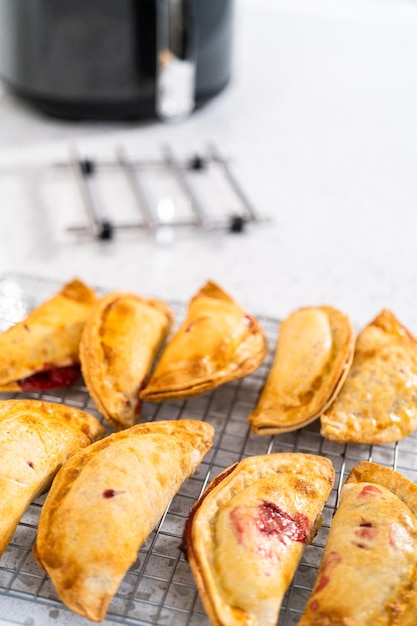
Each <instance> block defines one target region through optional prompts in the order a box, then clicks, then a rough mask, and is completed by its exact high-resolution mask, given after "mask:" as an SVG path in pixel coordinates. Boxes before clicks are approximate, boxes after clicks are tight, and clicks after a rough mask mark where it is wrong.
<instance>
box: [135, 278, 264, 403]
mask: <svg viewBox="0 0 417 626" xmlns="http://www.w3.org/2000/svg"><path fill="white" fill-rule="evenodd" d="M267 352H268V346H267V342H266V339H265V335H264V332H263V330H262V328H261V326H260V324H259V323H258V321H257V320H256V319H255V318H254V317H252V316H250V315H248V313H246V312H245V311H244V310H243V309H242V308H241V307H240V306H239V305H238V304H237V303H236V302H235V301H234V300H233V299H232V298H231V297H230V296H229V295H228V294H226V293H225V292H224V291H223V290H222V289H221V288H220V287H218V286H217V285H215V284H214V283H213V282H210V281H209V282H207V283H206V285H205V286H204V287H203V288H202V289H201V290H200V291H199V292H198V293H197V294H196V295H195V296H194V297H193V298H192V300H191V302H190V304H189V307H188V312H187V316H186V319H185V320H184V322H183V323H182V324H181V326H180V328H179V329H178V330H177V332H176V333H175V334H174V336H173V337H172V339H171V341H170V342H169V343H168V345H167V347H166V348H165V350H164V352H163V353H162V356H161V359H160V361H159V362H158V364H157V366H156V369H155V371H154V373H153V375H152V377H151V379H150V381H149V383H148V385H147V386H146V387H145V388H144V389H143V390H142V391H141V392H140V397H141V398H142V400H150V401H152V402H160V401H161V400H166V399H168V398H186V397H189V396H195V395H198V394H201V393H203V392H205V391H208V390H210V389H213V388H214V387H217V386H219V385H222V384H223V383H226V382H229V381H232V380H235V379H237V378H241V377H242V376H246V375H247V374H250V373H251V372H252V371H253V370H255V369H256V368H257V367H258V366H259V365H260V364H261V363H262V361H263V360H264V358H265V357H266V355H267Z"/></svg>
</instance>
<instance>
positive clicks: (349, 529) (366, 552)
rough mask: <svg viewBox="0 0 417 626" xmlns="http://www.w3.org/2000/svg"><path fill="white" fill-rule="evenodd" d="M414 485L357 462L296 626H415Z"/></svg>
mask: <svg viewBox="0 0 417 626" xmlns="http://www.w3.org/2000/svg"><path fill="white" fill-rule="evenodd" d="M416 616H417V486H416V485H415V484H414V483H412V482H411V481H410V480H408V479H407V478H405V477H404V476H402V475H401V474H399V473H398V472H395V471H394V470H390V469H388V468H387V467H383V466H381V465H377V464H376V463H370V462H368V461H362V462H361V463H359V465H357V466H356V467H355V468H354V469H353V470H352V472H351V474H350V476H349V478H348V480H347V481H346V483H345V485H344V486H343V488H342V492H341V501H340V506H339V508H338V510H337V511H336V514H335V516H334V518H333V521H332V524H331V526H330V531H329V535H328V539H327V543H326V545H325V549H324V553H323V558H322V561H321V564H320V567H319V570H318V575H317V580H316V584H315V587H314V589H313V592H312V595H311V596H310V598H309V600H308V603H307V606H306V609H305V612H304V615H303V617H302V619H301V620H300V622H299V626H328V625H329V624H331V625H332V626H347V625H349V626H394V625H395V626H414V625H415V623H416Z"/></svg>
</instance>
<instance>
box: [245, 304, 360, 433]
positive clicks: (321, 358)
mask: <svg viewBox="0 0 417 626" xmlns="http://www.w3.org/2000/svg"><path fill="white" fill-rule="evenodd" d="M354 345H355V337H354V332H353V328H352V324H351V322H350V320H349V318H348V317H347V316H346V315H345V314H344V313H342V312H341V311H339V310H337V309H335V308H334V307H330V306H320V307H303V308H301V309H298V310H296V311H294V312H293V313H292V314H291V315H289V317H288V318H287V319H286V320H284V321H283V322H282V324H281V326H280V330H279V334H278V339H277V345H276V350H275V355H274V360H273V363H272V367H271V370H270V372H269V375H268V378H267V381H266V383H265V386H264V388H263V390H262V393H261V395H260V398H259V400H258V404H257V406H256V408H255V410H254V411H253V412H252V413H251V415H250V416H249V422H250V424H251V427H252V431H253V432H254V433H256V434H257V435H274V434H279V433H283V432H286V431H290V430H295V429H298V428H301V427H303V426H305V425H306V424H309V423H310V422H312V421H313V420H315V419H317V417H319V416H320V415H321V413H322V412H323V411H324V410H325V409H326V408H327V407H328V406H329V404H330V403H331V402H332V401H333V399H334V397H335V396H336V394H337V393H338V391H339V389H340V387H341V385H342V384H343V382H344V380H345V378H346V376H347V374H348V371H349V368H350V365H351V363H352V358H353V351H354Z"/></svg>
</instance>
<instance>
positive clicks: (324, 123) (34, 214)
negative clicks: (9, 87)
mask: <svg viewBox="0 0 417 626" xmlns="http://www.w3.org/2000/svg"><path fill="white" fill-rule="evenodd" d="M237 4H238V12H237V16H236V17H237V19H236V41H235V44H236V55H235V69H234V73H233V80H232V82H231V84H230V85H229V87H228V88H227V90H226V91H225V92H224V93H223V94H221V95H220V96H219V97H217V98H216V99H214V100H213V101H211V102H210V103H209V104H208V105H207V106H205V107H204V108H202V109H201V110H199V111H197V112H196V113H195V114H194V115H193V116H191V118H190V119H188V120H186V121H184V122H182V123H179V124H175V125H163V124H160V123H157V122H147V123H140V124H123V123H120V124H113V125H103V124H85V123H78V124H74V125H72V124H69V123H67V122H61V121H57V120H48V119H44V118H42V117H41V116H39V115H38V114H36V113H35V112H33V111H31V110H29V109H27V108H26V107H25V106H24V105H22V104H21V103H18V102H16V101H15V100H14V99H13V98H12V97H11V96H10V95H9V94H7V93H6V92H5V91H4V92H3V93H2V94H1V96H0V198H1V216H2V227H1V229H0V273H5V272H10V271H13V272H19V273H25V274H34V275H39V276H42V277H47V278H53V279H55V280H60V281H61V280H62V281H65V280H67V279H69V278H71V277H73V276H79V277H81V278H83V279H84V280H85V281H86V282H89V283H90V284H94V285H100V286H103V287H108V288H121V289H130V290H134V291H136V292H138V293H142V294H144V295H153V296H157V297H162V298H166V299H173V300H184V301H186V300H188V299H189V298H190V297H191V296H192V295H193V293H194V292H195V291H196V290H197V289H198V288H199V287H200V286H202V284H203V283H204V282H205V281H206V279H207V278H211V279H214V280H216V281H217V282H219V283H220V284H221V285H222V286H223V287H224V288H225V289H226V290H227V291H229V293H231V294H232V295H233V296H234V297H235V298H236V299H238V300H239V301H240V302H241V304H242V305H244V306H245V307H247V309H248V310H250V311H252V312H253V313H262V314H266V315H271V316H274V317H277V318H283V317H285V316H286V315H287V314H288V313H289V312H291V311H292V310H293V309H295V308H297V307H299V306H303V305H310V304H321V303H327V304H333V305H335V306H337V307H339V308H341V309H342V310H344V311H345V312H346V313H348V314H349V315H350V316H351V318H352V320H353V322H354V324H355V326H357V327H361V326H362V325H364V324H365V323H367V322H368V321H370V320H371V319H372V318H373V317H374V316H375V315H376V314H377V313H378V312H379V311H380V309H382V308H383V307H388V308H391V309H392V310H393V311H394V312H395V313H396V314H397V316H398V317H399V318H400V319H401V320H402V321H403V322H404V323H405V324H407V325H408V326H409V328H410V330H411V331H413V332H415V333H417V245H416V238H417V176H416V172H417V115H416V111H417V38H416V36H415V33H416V29H417V2H414V1H412V0H328V1H324V0H257V2H253V1H251V0H239V2H238V3H237ZM74 143H75V144H76V145H77V147H78V148H79V150H80V151H81V152H83V153H85V154H88V155H89V156H91V155H92V156H97V157H98V158H101V157H106V155H109V154H112V151H113V148H114V146H116V145H119V144H123V145H124V146H125V147H126V148H127V149H128V150H129V151H130V152H131V153H132V154H133V153H134V154H135V155H138V156H139V157H144V158H151V157H153V156H155V155H157V154H158V151H159V149H160V147H161V146H162V145H164V144H169V145H170V146H171V147H173V148H175V149H176V150H178V151H180V153H182V154H193V153H195V152H196V151H200V150H201V149H203V148H204V146H206V145H207V144H208V143H215V144H216V145H217V146H218V147H219V148H221V150H222V151H223V152H224V153H226V154H227V155H229V156H230V158H231V163H232V166H233V169H234V172H235V174H236V176H237V177H238V178H239V180H240V181H241V182H242V183H243V185H244V188H245V190H246V193H247V194H248V196H249V197H250V198H251V200H252V202H253V204H254V205H255V206H256V208H257V210H258V211H259V213H260V214H261V215H263V216H265V217H268V218H269V219H268V221H266V222H264V223H260V224H256V225H250V226H249V227H248V228H247V229H246V231H245V232H244V233H242V234H231V233H228V232H215V233H212V232H210V233H208V232H195V231H194V232H192V233H183V234H181V235H178V236H176V237H175V238H174V239H173V240H172V241H171V242H169V243H167V242H165V243H161V242H159V241H157V240H156V238H155V237H154V236H151V235H146V234H143V233H142V234H141V233H138V232H135V233H129V234H127V233H120V236H119V235H118V236H117V237H115V239H114V240H113V241H111V242H99V241H94V240H91V239H86V238H84V239H80V238H79V237H75V236H70V235H69V234H68V233H67V232H66V231H65V224H67V223H69V222H71V220H72V219H73V213H74V216H76V215H77V211H79V209H78V208H76V206H75V205H76V203H77V202H76V198H75V197H74V195H72V194H71V193H69V192H66V191H65V189H64V188H63V187H62V181H61V183H60V182H59V181H58V180H54V179H53V176H52V177H51V176H47V177H45V174H44V173H45V168H46V169H48V167H49V165H50V164H51V163H52V162H54V161H56V160H57V159H58V160H59V159H62V158H65V155H66V154H67V153H68V147H69V146H70V145H73V144H74ZM22 168H23V169H24V170H25V172H26V174H23V169H22ZM107 200H108V201H110V202H111V203H113V206H118V204H120V203H121V202H123V200H122V198H121V197H120V195H119V193H118V192H117V190H108V196H107ZM120 210H121V209H120ZM74 219H75V217H74ZM1 606H2V609H1V610H2V616H3V618H6V619H11V620H15V621H16V620H18V623H19V624H27V625H29V624H36V625H38V624H39V625H40V624H42V626H45V625H46V624H59V625H60V626H64V625H65V626H66V625H67V624H71V625H74V626H75V625H78V624H81V623H82V624H85V620H81V621H80V620H77V618H76V617H73V618H68V617H67V616H64V615H62V616H61V615H55V614H51V613H50V609H48V608H46V609H45V611H44V614H43V615H41V613H42V611H43V609H42V607H37V609H39V614H40V615H41V616H40V617H37V613H36V614H35V612H34V611H33V610H32V608H31V607H28V606H26V605H24V606H23V607H20V605H19V602H18V601H14V600H13V601H10V606H9V605H8V604H7V602H6V600H5V598H2V600H1ZM3 607H4V608H3ZM17 616H18V617H17Z"/></svg>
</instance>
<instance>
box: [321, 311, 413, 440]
mask: <svg viewBox="0 0 417 626" xmlns="http://www.w3.org/2000/svg"><path fill="white" fill-rule="evenodd" d="M416 397H417V340H416V339H415V338H414V337H413V336H412V334H411V333H410V332H409V331H408V330H407V329H406V328H405V327H404V326H403V325H402V324H401V323H400V322H399V320H398V319H397V318H396V317H395V315H394V314H393V313H392V312H391V311H389V310H387V309H385V310H383V311H382V312H381V313H380V314H379V315H378V316H377V317H376V318H375V319H374V320H373V321H372V322H371V323H370V324H368V325H367V326H366V327H365V328H364V329H363V330H362V332H361V333H360V334H359V335H358V338H357V341H356V347H355V354H354V358H353V362H352V366H351V369H350V371H349V374H348V376H347V378H346V381H345V383H344V385H343V387H342V389H341V391H340V393H339V394H338V395H337V397H336V398H335V401H334V403H333V404H332V405H331V407H330V408H329V409H328V410H327V411H325V412H324V413H323V415H322V416H321V434H322V435H323V437H325V438H326V439H331V440H334V441H339V442H341V443H366V444H383V443H390V442H393V441H397V440H399V439H402V438H404V437H406V436H407V435H409V434H410V433H411V432H413V431H414V430H415V429H416V428H417V403H416Z"/></svg>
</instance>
